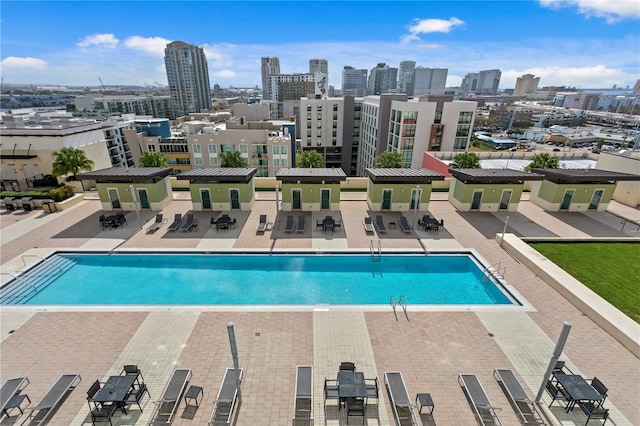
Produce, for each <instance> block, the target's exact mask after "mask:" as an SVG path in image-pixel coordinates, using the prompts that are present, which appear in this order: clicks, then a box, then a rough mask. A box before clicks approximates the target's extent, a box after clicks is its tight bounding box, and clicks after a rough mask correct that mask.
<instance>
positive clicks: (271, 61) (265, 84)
mask: <svg viewBox="0 0 640 426" xmlns="http://www.w3.org/2000/svg"><path fill="white" fill-rule="evenodd" d="M260 71H261V74H262V99H264V100H267V101H268V100H272V99H273V96H272V94H271V85H270V84H269V76H270V75H274V74H280V59H279V58H277V57H275V56H263V57H262V58H261V68H260Z"/></svg>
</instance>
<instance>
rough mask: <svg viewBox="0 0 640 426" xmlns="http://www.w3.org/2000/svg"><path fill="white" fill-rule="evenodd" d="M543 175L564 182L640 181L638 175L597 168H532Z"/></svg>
mask: <svg viewBox="0 0 640 426" xmlns="http://www.w3.org/2000/svg"><path fill="white" fill-rule="evenodd" d="M532 171H533V172H535V173H539V174H541V175H544V178H545V179H546V180H550V181H552V182H557V183H564V182H571V183H614V182H617V181H621V180H623V181H640V175H632V174H629V173H619V172H612V171H609V170H599V169H589V168H587V169H532Z"/></svg>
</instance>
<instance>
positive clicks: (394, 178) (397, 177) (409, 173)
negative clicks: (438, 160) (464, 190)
mask: <svg viewBox="0 0 640 426" xmlns="http://www.w3.org/2000/svg"><path fill="white" fill-rule="evenodd" d="M364 172H365V174H366V175H367V176H369V179H371V180H372V181H373V183H391V182H396V183H431V181H434V180H444V175H443V174H440V173H438V172H434V171H433V170H429V169H404V168H395V169H394V168H375V169H374V168H371V169H365V170H364Z"/></svg>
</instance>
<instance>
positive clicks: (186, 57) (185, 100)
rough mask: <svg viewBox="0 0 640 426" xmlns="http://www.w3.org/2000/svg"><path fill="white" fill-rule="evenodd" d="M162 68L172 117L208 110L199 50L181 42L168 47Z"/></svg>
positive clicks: (208, 92) (204, 64) (206, 74)
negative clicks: (171, 107) (165, 72)
mask: <svg viewBox="0 0 640 426" xmlns="http://www.w3.org/2000/svg"><path fill="white" fill-rule="evenodd" d="M164 64H165V68H166V70H167V81H168V82H169V91H170V93H171V101H172V103H173V109H174V111H175V114H176V116H181V115H187V114H189V113H192V112H200V111H202V110H208V109H210V108H211V85H210V84H209V67H208V65H207V58H206V56H205V54H204V49H203V48H202V47H198V46H194V45H192V44H188V43H185V42H183V41H174V42H172V43H169V44H167V47H166V48H165V50H164Z"/></svg>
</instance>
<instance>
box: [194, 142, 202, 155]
mask: <svg viewBox="0 0 640 426" xmlns="http://www.w3.org/2000/svg"><path fill="white" fill-rule="evenodd" d="M201 152H202V145H200V144H199V143H194V144H193V153H194V154H199V153H201Z"/></svg>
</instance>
